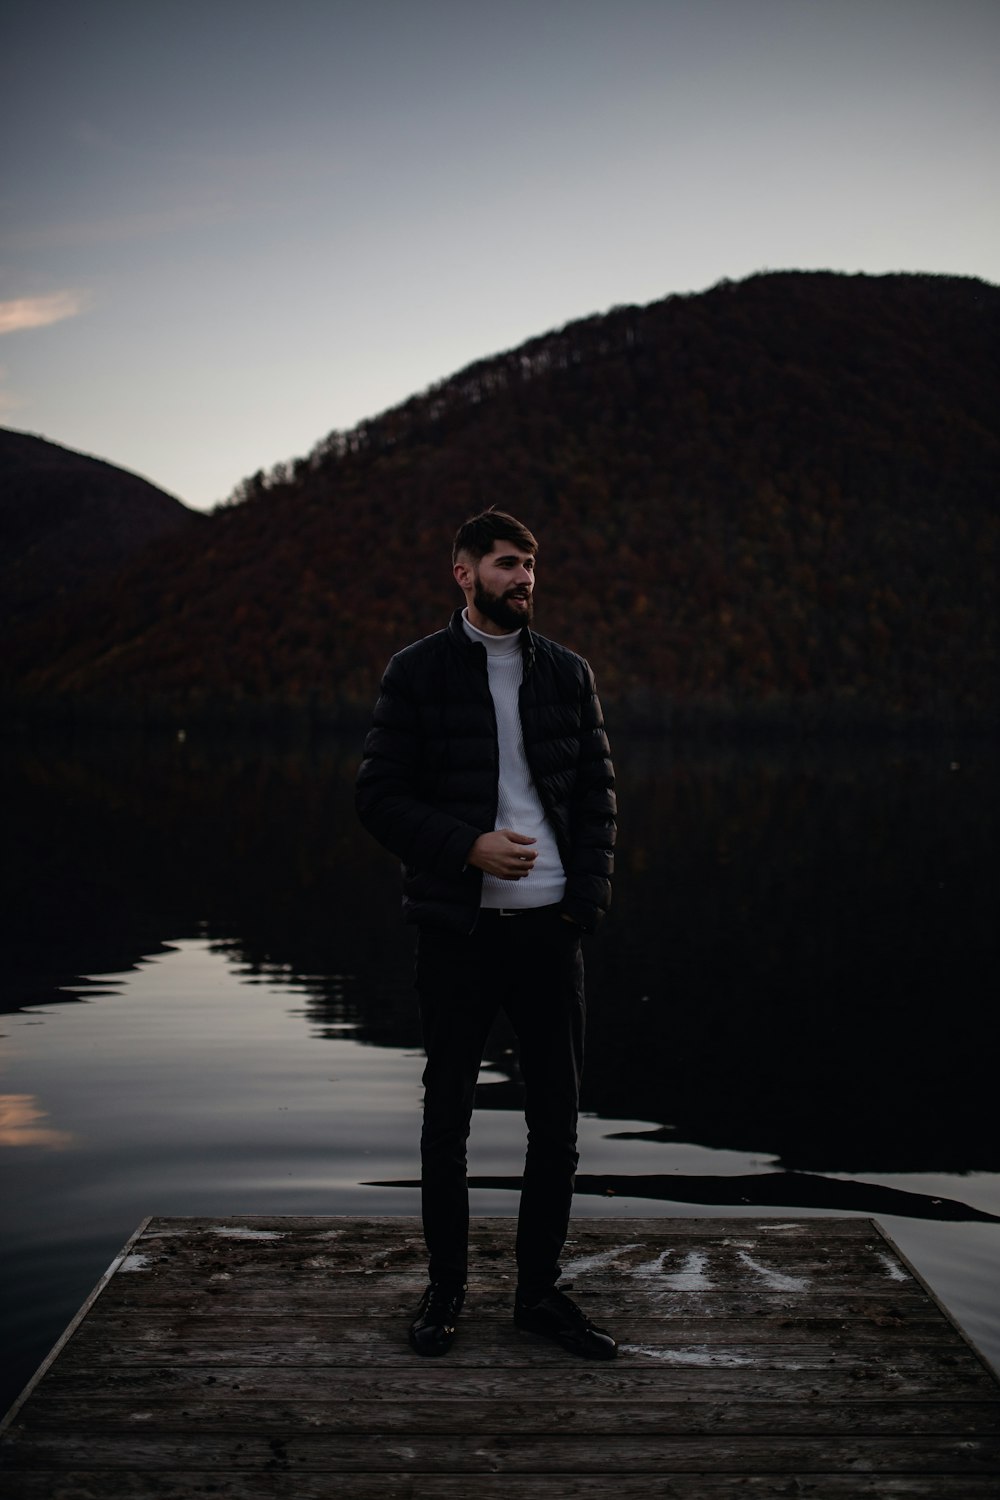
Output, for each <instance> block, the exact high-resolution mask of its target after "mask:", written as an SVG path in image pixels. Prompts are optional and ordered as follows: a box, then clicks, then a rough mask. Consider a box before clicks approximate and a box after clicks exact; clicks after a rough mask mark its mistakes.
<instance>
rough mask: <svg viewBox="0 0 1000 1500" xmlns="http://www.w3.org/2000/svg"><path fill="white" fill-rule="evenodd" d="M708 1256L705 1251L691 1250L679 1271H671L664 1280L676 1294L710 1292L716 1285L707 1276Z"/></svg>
mask: <svg viewBox="0 0 1000 1500" xmlns="http://www.w3.org/2000/svg"><path fill="white" fill-rule="evenodd" d="M707 1265H708V1256H707V1255H706V1254H705V1252H704V1251H703V1250H690V1251H689V1252H688V1254H687V1255H685V1257H684V1262H683V1264H682V1266H681V1268H680V1270H679V1271H670V1272H669V1273H668V1274H667V1275H666V1276H665V1277H664V1278H663V1279H664V1281H665V1282H666V1283H667V1285H668V1286H671V1287H673V1289H674V1291H676V1292H710V1291H711V1290H712V1287H713V1285H714V1283H713V1281H712V1279H711V1277H709V1276H706V1274H705V1267H706V1266H707Z"/></svg>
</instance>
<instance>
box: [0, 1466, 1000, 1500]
mask: <svg viewBox="0 0 1000 1500" xmlns="http://www.w3.org/2000/svg"><path fill="white" fill-rule="evenodd" d="M275 1469H276V1472H273V1473H269V1474H248V1473H246V1472H242V1473H232V1472H228V1471H226V1470H224V1469H213V1470H212V1471H211V1472H210V1473H206V1472H204V1471H203V1470H187V1471H177V1472H175V1473H172V1474H165V1473H148V1472H142V1471H137V1470H135V1469H131V1470H125V1469H114V1470H110V1469H104V1470H93V1469H91V1470H75V1471H72V1472H69V1473H63V1472H60V1471H55V1470H48V1471H40V1472H37V1473H28V1472H23V1473H19V1474H16V1475H12V1476H11V1480H12V1485H13V1487H12V1488H10V1489H9V1490H8V1491H7V1500H199V1497H201V1496H208V1497H211V1500H289V1496H290V1495H294V1497H295V1500H470V1493H474V1494H475V1497H476V1500H511V1497H512V1495H513V1494H514V1493H515V1492H514V1491H512V1489H511V1480H510V1476H509V1475H499V1476H498V1475H493V1474H477V1475H476V1478H475V1487H474V1491H472V1492H470V1486H469V1478H468V1476H467V1475H465V1474H458V1475H455V1474H421V1473H416V1472H413V1471H407V1472H399V1473H396V1474H360V1473H351V1474H322V1475H318V1476H317V1475H312V1474H308V1473H302V1472H301V1471H298V1472H296V1473H295V1474H294V1476H292V1478H291V1479H290V1478H289V1475H288V1473H287V1472H286V1471H284V1470H281V1469H280V1468H278V1466H277V1464H276V1465H275ZM516 1494H517V1496H518V1500H520V1497H522V1496H523V1497H530V1500H608V1496H609V1494H613V1495H614V1497H615V1500H785V1497H788V1500H802V1497H803V1496H809V1500H996V1494H997V1490H996V1481H995V1479H993V1478H992V1477H990V1476H989V1475H973V1474H931V1475H912V1474H911V1475H887V1474H879V1475H876V1476H866V1475H864V1474H851V1475H841V1474H818V1473H810V1474H808V1475H797V1474H786V1475H777V1474H764V1475H753V1474H748V1475H713V1474H706V1473H701V1474H693V1475H683V1476H680V1477H678V1476H675V1475H670V1474H660V1473H654V1474H641V1473H640V1474H637V1473H628V1474H620V1475H617V1476H616V1477H615V1479H614V1481H613V1485H610V1486H609V1480H608V1476H607V1475H606V1474H597V1475H582V1474H567V1473H562V1474H552V1475H548V1474H533V1475H530V1476H527V1475H519V1476H518V1484H517V1491H516Z"/></svg>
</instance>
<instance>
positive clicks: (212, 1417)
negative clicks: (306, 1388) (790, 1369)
mask: <svg viewBox="0 0 1000 1500" xmlns="http://www.w3.org/2000/svg"><path fill="white" fill-rule="evenodd" d="M518 1387H519V1388H520V1382H518ZM262 1419H265V1420H266V1421H267V1422H268V1423H269V1424H270V1425H272V1426H278V1427H280V1428H281V1430H282V1431H283V1432H285V1433H290V1434H299V1433H325V1432H330V1433H355V1434H361V1433H368V1434H370V1435H372V1436H374V1435H375V1434H378V1435H384V1434H389V1433H392V1434H394V1435H397V1436H398V1435H399V1434H401V1433H412V1434H416V1435H418V1436H429V1435H430V1434H432V1433H444V1434H450V1433H454V1432H476V1433H486V1432H489V1433H491V1434H494V1435H496V1434H500V1433H517V1434H519V1435H520V1436H521V1437H527V1436H529V1435H530V1436H532V1437H545V1436H546V1435H547V1434H548V1433H549V1432H550V1431H551V1430H552V1429H553V1428H554V1429H555V1430H557V1431H558V1432H559V1433H560V1434H564V1435H565V1434H571V1433H582V1434H585V1435H587V1436H588V1437H596V1436H599V1435H601V1434H605V1435H610V1436H611V1437H621V1436H622V1435H624V1434H631V1433H658V1434H663V1433H670V1434H671V1436H673V1437H682V1436H686V1437H692V1436H703V1437H711V1436H713V1435H715V1434H717V1433H728V1434H732V1433H745V1434H747V1435H762V1434H774V1433H789V1434H800V1433H805V1432H808V1433H812V1434H814V1435H815V1436H816V1437H819V1438H828V1437H830V1436H837V1435H840V1436H845V1435H846V1436H849V1437H857V1438H861V1437H878V1436H883V1435H885V1434H887V1433H888V1434H890V1435H894V1436H896V1437H899V1436H901V1435H905V1434H920V1435H922V1436H924V1437H928V1436H932V1435H933V1436H948V1435H949V1434H953V1433H954V1432H956V1431H958V1430H959V1429H960V1430H961V1431H962V1432H963V1433H965V1434H966V1435H968V1436H975V1437H990V1436H993V1437H995V1436H997V1435H1000V1407H998V1405H997V1404H996V1403H995V1402H990V1401H980V1402H963V1403H959V1402H954V1401H952V1402H945V1401H937V1402H931V1401H912V1402H906V1401H886V1400H884V1399H883V1400H881V1401H868V1402H858V1401H848V1400H844V1401H840V1402H838V1403H836V1404H835V1405H831V1404H829V1403H827V1402H825V1401H821V1400H818V1399H817V1398H815V1397H814V1398H812V1399H805V1400H800V1401H798V1402H793V1401H787V1400H784V1401H764V1400H760V1401H749V1400H745V1399H744V1400H732V1399H728V1398H721V1399H720V1398H719V1397H716V1398H714V1399H706V1400H697V1401H696V1400H690V1399H689V1400H683V1399H677V1398H676V1397H673V1398H671V1395H670V1394H669V1393H668V1392H667V1391H663V1392H661V1393H659V1394H658V1395H657V1396H655V1397H654V1396H653V1395H652V1393H649V1392H647V1393H646V1394H645V1397H644V1399H643V1400H642V1401H641V1402H635V1401H631V1400H622V1399H618V1400H606V1399H602V1398H600V1397H598V1398H594V1397H592V1396H591V1395H590V1394H589V1393H587V1394H586V1395H584V1396H583V1397H582V1398H581V1397H579V1396H574V1395H572V1394H569V1395H567V1394H566V1393H563V1394H562V1395H561V1396H555V1397H553V1398H552V1399H551V1401H550V1403H549V1404H546V1405H545V1406H540V1405H539V1404H538V1403H536V1402H534V1401H531V1400H528V1399H524V1398H523V1396H522V1399H519V1400H511V1399H510V1395H509V1393H508V1395H507V1398H506V1399H504V1398H499V1399H495V1400H488V1401H484V1400H482V1399H478V1400H477V1399H475V1398H471V1397H463V1396H458V1397H453V1398H450V1399H448V1400H432V1399H430V1400H429V1399H426V1398H423V1399H422V1398H421V1397H420V1395H419V1393H416V1394H412V1395H411V1396H410V1398H409V1399H407V1398H406V1397H404V1396H397V1398H396V1400H394V1401H393V1402H391V1403H390V1402H387V1401H386V1400H384V1399H368V1400H357V1399H354V1398H349V1397H345V1394H344V1393H343V1392H342V1391H341V1390H340V1388H339V1387H335V1388H333V1389H331V1390H330V1392H329V1393H328V1394H327V1395H326V1396H323V1397H320V1396H318V1395H317V1393H316V1390H315V1386H314V1388H313V1391H312V1393H311V1394H310V1395H308V1396H306V1395H299V1396H298V1397H294V1398H291V1399H289V1398H287V1397H285V1398H283V1399H279V1398H276V1397H275V1396H274V1395H270V1396H261V1397H259V1398H258V1399H257V1400H256V1401H251V1400H248V1399H247V1398H246V1396H245V1394H244V1392H243V1391H242V1390H241V1391H236V1392H231V1393H230V1394H229V1395H228V1396H227V1395H224V1394H223V1395H218V1396H215V1395H212V1396H209V1395H206V1393H205V1389H204V1387H201V1389H200V1390H199V1391H198V1392H197V1393H196V1394H195V1396H194V1397H193V1398H192V1399H190V1400H187V1401H177V1400H176V1399H174V1398H171V1399H169V1400H168V1399H164V1397H163V1395H162V1393H161V1395H160V1396H159V1397H158V1398H149V1397H147V1399H145V1400H140V1401H136V1400H135V1399H132V1400H123V1399H121V1398H120V1397H119V1398H118V1399H114V1398H110V1399H109V1398H107V1397H103V1398H102V1397H97V1396H92V1395H91V1396H84V1397H79V1396H78V1397H74V1398H72V1399H67V1398H59V1397H52V1396H49V1395H45V1396H42V1397H40V1398H39V1400H38V1401H37V1402H36V1404H35V1407H34V1410H33V1412H32V1429H33V1431H34V1432H35V1433H41V1432H58V1433H62V1434H63V1435H69V1434H72V1433H77V1434H79V1436H80V1437H81V1438H82V1439H83V1440H86V1436H87V1434H88V1433H89V1432H92V1431H97V1430H101V1431H112V1430H117V1431H119V1432H123V1433H128V1432H134V1431H135V1430H137V1429H139V1428H141V1430H142V1432H143V1435H144V1436H145V1437H147V1438H148V1437H150V1436H151V1435H152V1434H157V1435H160V1436H162V1435H163V1434H167V1433H176V1432H182V1433H186V1434H191V1435H194V1434H197V1433H202V1432H208V1433H213V1432H216V1433H218V1432H227V1433H232V1432H239V1431H242V1430H244V1429H245V1430H247V1431H251V1432H256V1431H259V1429H260V1425H261V1420H262Z"/></svg>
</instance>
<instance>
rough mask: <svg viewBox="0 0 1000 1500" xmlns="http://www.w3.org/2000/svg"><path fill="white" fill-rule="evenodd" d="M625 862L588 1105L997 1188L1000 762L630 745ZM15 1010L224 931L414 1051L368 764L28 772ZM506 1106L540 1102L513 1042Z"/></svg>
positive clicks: (20, 825)
mask: <svg viewBox="0 0 1000 1500" xmlns="http://www.w3.org/2000/svg"><path fill="white" fill-rule="evenodd" d="M616 750H617V760H618V764H619V771H620V779H621V803H622V809H623V812H622V839H621V851H622V854H621V859H620V863H619V873H618V878H617V883H616V899H615V906H614V909H613V912H612V915H611V917H610V919H609V920H608V922H607V923H606V926H605V930H604V932H603V934H602V936H601V938H600V939H599V940H598V941H596V942H594V943H592V944H589V945H588V958H587V961H588V994H589V1006H590V1021H589V1036H588V1049H589V1050H588V1063H587V1074H586V1080H585V1096H584V1106H585V1108H586V1109H587V1110H589V1111H592V1112H595V1113H597V1114H599V1115H601V1116H604V1117H607V1118H610V1119H621V1118H630V1119H635V1118H638V1119H644V1120H647V1121H649V1122H650V1123H651V1125H653V1126H655V1127H659V1128H662V1129H665V1130H668V1131H672V1132H674V1133H676V1135H677V1136H678V1137H679V1138H682V1139H684V1140H687V1141H694V1142H698V1143H700V1144H703V1145H706V1146H724V1147H730V1148H733V1149H738V1150H744V1151H750V1152H755V1153H763V1154H766V1155H768V1156H769V1157H773V1158H774V1160H775V1161H776V1162H777V1163H778V1164H779V1165H781V1166H782V1167H784V1168H788V1169H796V1170H802V1171H814V1172H816V1171H820V1172H830V1171H850V1172H860V1171H869V1172H871V1171H881V1172H889V1171H893V1172H899V1171H909V1172H912V1171H948V1172H956V1171H957V1172H964V1171H971V1170H996V1169H997V1168H998V1166H1000V1143H998V1141H997V1138H996V1131H995V1129H994V1126H993V1119H992V1113H993V1112H992V1107H991V1103H990V1101H991V1099H992V1097H993V1092H994V1078H993V1071H994V1070H993V1066H992V1060H991V1058H992V1054H991V1052H990V1051H989V1049H988V1047H987V1046H986V1045H985V1044H984V1043H985V1039H986V1037H987V1035H988V1030H987V1026H988V1023H987V996H988V994H989V993H990V991H991V976H992V973H993V963H994V957H995V954H994V937H993V929H994V920H993V918H994V912H995V894H996V881H995V875H994V850H995V848H996V833H997V821H998V819H997V793H996V788H997V780H996V777H995V765H994V763H993V756H992V752H991V751H989V750H988V749H987V748H986V747H984V746H979V745H977V746H972V747H965V748H963V749H962V750H961V751H956V750H955V749H953V748H941V747H931V748H899V747H894V748H887V747H884V746H883V747H877V748H876V747H868V748H863V749H855V750H844V749H842V750H840V751H837V752H832V751H831V752H830V753H820V752H817V751H801V750H800V751H792V752H778V751H774V750H761V749H756V750H748V749H745V748H729V749H715V750H713V751H711V752H699V753H695V752H690V751H671V750H670V749H669V748H668V747H666V746H664V745H663V744H660V743H653V742H638V743H634V744H629V743H622V742H620V741H619V743H618V745H617V746H616ZM5 759H6V765H5V771H4V784H5V790H6V794H7V800H8V807H7V810H6V812H5V826H6V828H7V829H8V832H9V843H8V849H9V850H10V849H13V850H16V851H17V865H16V867H15V868H13V869H11V870H10V871H9V872H8V875H7V877H6V880H5V892H4V899H5V904H6V910H7V911H8V914H10V915H12V916H13V919H14V920H13V924H12V930H13V941H12V945H11V947H10V949H9V951H8V954H7V967H6V972H5V974H4V984H3V991H4V997H5V1004H6V1006H7V1008H16V1007H18V1006H21V1005H23V1004H25V1003H38V1002H39V1001H44V1002H51V1001H53V1000H55V999H59V1000H60V1001H65V1000H66V999H67V998H70V997H77V998H81V999H85V998H86V996H87V993H88V988H90V989H93V986H92V985H91V986H88V983H87V982H86V981H83V980H81V979H80V978H79V977H78V976H79V975H80V974H81V973H83V974H86V973H90V974H101V973H103V974H107V973H109V972H114V971H119V972H120V971H127V970H128V969H129V968H131V967H132V966H134V964H135V963H136V962H137V961H138V960H139V958H140V957H141V956H143V955H148V954H151V953H155V952H157V951H163V949H164V946H165V940H166V939H168V938H170V937H176V936H184V935H188V936H190V935H195V934H197V935H200V936H203V937H206V938H208V939H209V940H210V941H212V942H213V943H214V944H215V945H216V946H217V947H218V948H219V950H220V951H222V952H224V953H225V955H226V957H227V959H228V961H229V962H231V963H232V964H233V965H234V966H236V967H237V968H238V970H239V972H240V974H241V975H242V976H243V978H244V979H245V980H246V981H247V982H248V983H249V982H254V981H260V982H262V983H278V982H280V983H282V984H284V985H292V986H294V988H295V990H296V992H297V993H298V995H300V996H301V1001H302V1010H303V1013H304V1014H305V1015H306V1016H307V1017H308V1019H309V1022H310V1025H311V1027H312V1028H313V1030H314V1032H315V1034H316V1035H318V1036H333V1035H338V1034H342V1033H343V1030H344V1029H345V1028H347V1027H350V1028H351V1034H352V1035H353V1037H354V1038H355V1040H357V1041H359V1042H362V1043H366V1044H370V1045H376V1046H379V1045H386V1046H397V1047H398V1046H402V1047H415V1046H418V1045H419V1031H418V1027H417V1022H416V1015H415V1010H414V1005H413V1000H412V995H411V989H410V972H411V966H412V934H411V933H410V932H409V931H408V930H407V929H405V928H404V927H403V926H402V924H401V922H400V921H399V916H398V907H399V897H398V883H397V875H396V870H395V866H394V863H393V861H392V860H391V859H390V858H389V857H388V856H385V855H384V854H382V852H381V851H380V850H379V849H378V848H377V847H375V846H374V845H373V844H372V843H371V841H370V840H369V839H368V838H367V837H366V836H365V835H364V833H363V832H362V831H361V830H360V829H359V828H358V826H357V825H356V823H355V820H354V815H353V810H352V799H351V783H352V780H353V774H354V769H355V766H356V759H357V745H356V744H354V743H353V742H352V743H347V744H343V743H332V744H327V745H324V746H310V747H300V748H297V749H288V750H284V751H279V750H273V749H267V748H263V747H261V746H259V745H235V746H234V745H229V746H226V747H218V746H210V745H205V746H203V747H199V746H198V745H197V744H196V743H194V742H193V741H190V740H189V741H188V742H187V743H186V744H178V743H176V742H166V743H157V742H156V741H135V742H121V741H114V742H110V743H103V744H100V745H90V746H85V747H82V748H78V749H76V750H75V751H73V752H72V753H71V752H70V751H68V750H66V749H64V748H59V747H53V746H48V747H46V748H43V749H41V750H39V749H37V748H35V749H33V750H32V752H31V753H30V754H21V755H15V754H13V753H8V754H7V756H6V758H5ZM490 1061H491V1063H492V1064H493V1068H494V1072H495V1074H496V1075H497V1078H498V1079H499V1081H498V1082H494V1083H492V1084H488V1085H485V1087H486V1088H488V1089H489V1091H490V1092H489V1102H490V1104H491V1105H492V1107H494V1108H503V1107H507V1106H508V1105H509V1106H510V1107H517V1108H520V1094H519V1081H518V1079H517V1074H516V1069H515V1067H514V1064H513V1060H512V1054H511V1051H510V1037H509V1036H508V1035H506V1034H505V1033H504V1031H503V1029H502V1027H501V1028H498V1030H497V1032H496V1033H495V1034H494V1037H493V1038H492V1040H491V1047H490Z"/></svg>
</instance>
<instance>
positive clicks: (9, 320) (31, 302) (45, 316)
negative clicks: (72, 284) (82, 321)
mask: <svg viewBox="0 0 1000 1500" xmlns="http://www.w3.org/2000/svg"><path fill="white" fill-rule="evenodd" d="M86 306H87V296H86V294H85V293H84V292H71V291H66V292H50V293H49V295H48V296H47V297H14V298H12V299H11V300H10V301H9V302H0V334H2V333H17V332H19V331H20V329H22V328H45V327H46V326H47V325H48V324H49V323H61V322H62V321H63V319H64V318H75V317H76V315H77V314H78V313H82V312H83V311H84V310H85V309H86Z"/></svg>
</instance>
